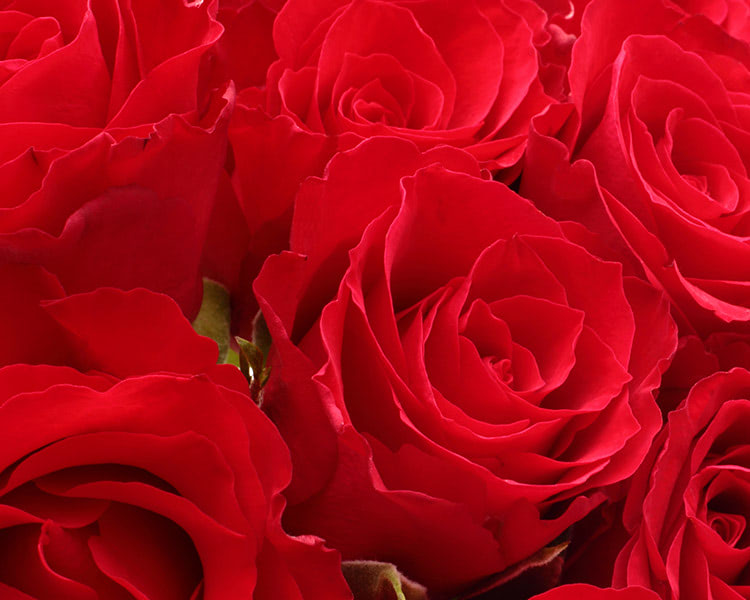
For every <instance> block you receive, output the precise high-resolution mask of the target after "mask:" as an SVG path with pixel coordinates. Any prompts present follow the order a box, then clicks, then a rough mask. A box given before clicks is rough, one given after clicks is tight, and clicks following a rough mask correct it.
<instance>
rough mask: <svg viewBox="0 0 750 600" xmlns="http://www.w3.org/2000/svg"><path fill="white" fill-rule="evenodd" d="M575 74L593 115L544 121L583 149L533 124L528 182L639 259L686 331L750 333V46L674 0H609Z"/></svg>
mask: <svg viewBox="0 0 750 600" xmlns="http://www.w3.org/2000/svg"><path fill="white" fill-rule="evenodd" d="M672 6H673V5H672ZM569 78H570V82H571V88H572V95H573V99H574V101H575V105H576V108H577V109H578V112H579V114H580V126H578V125H577V124H576V123H575V122H574V121H573V119H571V120H569V121H568V123H566V124H564V125H563V124H562V120H561V118H560V113H561V110H562V109H555V110H553V111H550V113H549V114H548V115H545V116H544V118H541V119H539V120H538V121H537V122H536V123H535V125H534V126H535V128H536V129H537V131H539V133H541V134H544V133H545V131H543V130H544V129H547V131H548V132H550V133H551V134H552V135H556V136H557V137H558V138H559V140H560V141H562V142H563V143H564V144H565V145H566V146H567V150H573V152H572V156H571V157H569V156H567V155H566V148H565V147H563V146H562V144H559V143H557V142H555V141H552V140H550V139H549V138H545V137H542V136H540V135H537V134H536V133H535V134H532V136H531V138H532V141H531V143H530V147H529V153H528V165H529V167H530V168H529V170H527V171H526V172H525V173H524V180H525V181H524V184H523V185H522V186H521V189H522V191H523V192H525V193H528V194H529V195H530V196H531V197H533V198H534V200H535V201H536V202H537V203H538V205H539V206H540V207H541V208H542V209H543V210H545V212H548V213H549V214H552V215H554V216H555V217H557V218H561V219H572V220H577V221H579V222H582V223H584V224H586V226H587V227H589V228H590V229H591V230H592V231H594V232H595V233H596V234H600V235H602V236H604V238H605V239H607V240H608V242H609V243H610V246H611V247H616V246H618V244H619V246H621V248H620V250H622V252H623V254H622V256H623V260H625V261H627V260H628V258H627V256H626V254H628V253H632V254H633V255H634V256H635V257H637V260H638V261H639V263H640V265H641V266H640V268H641V269H642V271H643V273H644V276H645V277H647V278H648V279H649V280H650V281H651V282H653V283H655V284H657V285H659V286H661V287H663V289H664V290H665V291H666V292H667V294H668V295H669V297H670V299H671V300H672V301H673V303H674V305H675V307H676V315H677V317H678V319H679V320H680V322H681V325H683V326H685V327H686V332H687V331H697V332H698V333H700V334H702V335H705V334H707V333H710V332H711V331H714V330H717V329H730V330H735V331H748V323H750V291H749V288H748V273H749V271H748V265H750V245H749V244H748V237H747V236H748V232H749V231H750V213H749V212H748V209H749V208H750V179H748V175H749V173H750V171H749V168H750V162H749V160H748V157H750V152H749V151H748V148H749V146H748V139H750V138H749V135H750V119H748V107H749V106H750V100H749V99H748V98H749V97H748V94H747V90H748V85H750V52H749V51H748V47H747V45H746V44H743V43H740V42H739V41H738V40H736V39H733V38H731V37H730V36H729V35H728V34H727V33H726V32H724V31H723V30H722V29H721V28H719V27H718V26H716V25H714V24H713V23H711V22H710V21H709V20H708V19H706V18H705V17H703V16H689V15H685V13H684V12H683V11H679V10H676V8H671V7H667V6H666V5H665V4H663V3H661V2H652V1H638V2H631V3H627V4H623V3H621V2H616V1H613V0H595V1H594V2H592V3H591V4H590V5H589V7H588V9H587V11H586V13H585V17H584V21H583V34H582V36H581V38H580V39H579V40H578V42H576V45H575V48H574V50H573V61H572V65H571V68H570V73H569ZM563 116H564V115H563ZM556 120H557V122H556V123H555V121H556ZM561 125H562V128H561V129H560V126H561ZM555 130H558V131H559V132H558V131H555ZM576 130H577V131H576ZM571 132H572V134H571ZM569 158H570V161H571V162H573V166H572V167H569V166H568V165H567V163H568V160H569ZM592 164H593V167H594V170H591V169H590V166H591V165H592ZM550 172H552V173H554V174H555V175H554V176H553V177H551V178H549V179H548V180H545V179H544V178H540V176H541V175H543V174H545V173H550ZM615 237H619V238H620V240H621V241H619V243H618V242H614V243H613V238H615Z"/></svg>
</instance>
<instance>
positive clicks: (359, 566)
mask: <svg viewBox="0 0 750 600" xmlns="http://www.w3.org/2000/svg"><path fill="white" fill-rule="evenodd" d="M341 568H342V570H343V572H344V577H345V578H346V582H347V583H348V584H349V587H350V588H351V590H352V594H354V600H427V598H428V596H427V590H426V589H425V587H424V586H422V585H419V584H418V583H416V582H414V581H411V580H410V579H408V578H407V577H406V576H404V575H402V574H401V573H399V571H398V569H397V568H396V566H395V565H392V564H391V563H384V562H377V561H374V560H350V561H345V562H344V563H343V564H342V565H341Z"/></svg>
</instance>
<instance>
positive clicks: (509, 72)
mask: <svg viewBox="0 0 750 600" xmlns="http://www.w3.org/2000/svg"><path fill="white" fill-rule="evenodd" d="M264 4H268V3H264ZM254 6H256V8H255V9H254V11H253V14H254V15H255V16H254V17H253V21H252V23H253V28H252V31H253V32H255V34H254V35H253V36H252V37H248V36H247V35H243V36H242V37H238V38H236V39H237V44H236V46H235V47H236V48H238V49H239V48H243V53H244V54H243V56H244V55H249V56H250V58H248V59H247V60H246V61H245V63H246V64H247V65H248V66H247V71H245V72H243V75H242V80H243V81H244V82H250V81H254V79H253V78H251V77H250V76H248V75H247V73H249V71H250V70H251V68H250V65H258V64H259V63H263V62H265V60H266V58H267V56H268V54H269V52H268V48H267V46H265V45H263V44H264V42H263V41H262V40H265V39H266V37H267V36H268V35H271V34H272V36H273V42H274V46H275V53H276V54H277V55H278V59H277V60H276V61H275V62H274V63H273V64H272V65H271V66H270V68H269V69H268V73H267V78H266V80H265V86H257V87H256V86H255V85H251V86H250V87H247V88H243V87H241V86H238V90H239V91H238V98H237V110H236V111H235V113H234V116H233V119H232V125H231V129H230V134H229V137H230V142H231V148H232V158H233V164H234V166H235V168H234V171H233V173H232V178H233V185H234V189H235V191H236V194H237V198H238V201H239V203H240V206H241V207H242V211H243V213H244V216H245V221H246V223H247V227H248V230H249V233H250V241H249V245H248V250H247V256H246V258H245V265H244V267H243V269H244V271H243V275H242V277H241V280H244V281H252V280H253V279H254V278H255V276H256V275H257V273H258V271H259V270H260V267H261V266H262V264H263V261H264V260H265V259H266V257H267V256H268V255H269V254H272V253H276V252H281V251H282V250H286V249H287V248H288V247H289V246H288V241H289V227H290V224H291V220H292V211H293V202H294V197H295V194H296V193H297V189H298V187H299V185H300V183H301V182H302V181H304V179H305V178H306V177H308V176H311V175H313V176H320V175H322V174H323V169H324V167H325V165H326V163H327V162H328V161H329V160H330V158H331V157H332V156H333V154H334V153H335V152H336V151H338V150H342V149H347V148H351V147H353V146H355V145H356V144H358V143H359V142H360V141H362V140H363V139H366V138H370V137H373V136H382V135H387V136H397V137H401V138H404V139H408V140H411V141H413V142H414V143H416V144H417V145H418V146H419V147H420V148H421V149H427V148H431V147H433V146H436V145H441V144H448V145H451V146H457V147H462V148H466V149H467V150H468V151H469V152H471V153H472V154H474V155H475V156H476V157H477V158H479V159H480V160H481V161H483V165H484V166H487V167H488V168H491V169H493V170H497V169H499V170H500V171H501V172H502V174H501V175H500V176H502V177H503V178H504V179H506V180H511V179H513V178H515V177H516V176H517V174H518V172H519V170H520V163H519V161H520V159H521V156H522V155H523V151H524V148H525V145H526V138H527V133H528V125H529V120H530V119H531V117H532V116H534V115H535V114H537V113H538V112H540V111H541V110H543V109H544V108H545V107H546V106H547V105H548V104H549V103H550V102H552V101H553V100H552V98H550V97H549V96H547V94H545V92H544V91H543V87H542V84H541V82H540V80H539V59H538V56H537V51H536V49H535V46H534V41H535V37H536V36H538V35H542V36H543V35H545V33H544V31H543V24H544V13H543V11H541V9H540V8H539V7H538V6H537V5H536V3H535V2H531V1H530V0H492V1H490V0H486V1H485V0H482V2H450V1H445V0H426V1H423V2H410V1H407V2H394V1H391V0H367V1H365V2H359V1H357V2H352V1H350V0H333V1H328V0H327V1H316V2H310V1H308V0H291V1H287V2H286V3H284V5H283V7H282V8H281V10H280V11H279V13H278V15H277V16H276V17H275V20H274V22H273V31H272V32H271V31H270V29H269V28H268V25H267V24H268V21H267V20H263V19H262V18H261V16H260V15H261V12H262V10H261V7H259V6H258V3H256V4H255V5H254ZM245 12H246V13H247V16H246V17H244V21H245V22H248V23H249V19H250V14H249V11H245ZM264 14H267V11H266V12H265V13H264ZM242 22H243V20H242V19H240V18H239V13H238V18H236V19H234V20H233V21H231V24H232V25H233V27H232V29H231V31H235V30H236V31H240V30H241V29H240V28H241V27H242V25H241V23H242ZM244 31H246V32H249V31H250V27H249V25H246V26H245V28H244ZM248 40H252V41H248ZM256 47H259V52H251V51H250V48H256ZM236 71H239V69H236ZM235 303H236V304H238V305H240V304H242V305H245V304H247V305H248V306H250V308H249V309H248V311H247V312H248V314H246V315H244V316H238V318H239V319H241V320H242V321H244V322H249V320H250V319H252V314H251V313H252V312H253V311H254V310H255V309H256V308H257V307H256V305H255V304H254V302H253V300H252V293H251V291H250V289H246V290H244V292H243V293H242V294H241V295H240V297H238V298H237V300H236V302H235Z"/></svg>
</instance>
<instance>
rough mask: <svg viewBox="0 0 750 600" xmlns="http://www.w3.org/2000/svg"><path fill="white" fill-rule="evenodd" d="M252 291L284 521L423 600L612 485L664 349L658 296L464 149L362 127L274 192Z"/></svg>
mask: <svg viewBox="0 0 750 600" xmlns="http://www.w3.org/2000/svg"><path fill="white" fill-rule="evenodd" d="M291 248H292V251H291V252H286V253H283V254H281V255H277V256H272V257H270V258H269V259H268V260H267V261H266V264H265V265H264V267H263V271H262V272H261V275H260V276H259V278H258V280H257V281H256V283H255V291H256V293H257V295H258V298H259V302H260V304H261V307H262V310H263V314H264V315H265V319H266V322H267V324H268V327H269V329H270V332H271V334H272V337H273V342H274V347H275V351H274V357H273V358H272V360H271V380H270V382H269V384H268V386H267V388H266V389H265V391H264V397H263V408H264V409H265V410H266V411H267V412H268V413H269V415H270V416H271V418H272V419H273V420H274V421H275V422H276V423H277V425H278V426H279V428H280V430H281V432H282V435H283V436H285V439H286V441H287V443H288V444H289V445H290V447H291V449H292V454H293V461H294V464H295V472H294V480H293V482H292V485H291V486H290V488H289V491H288V499H289V501H290V503H291V504H293V505H294V506H291V507H290V509H289V512H288V513H287V514H288V519H287V521H286V522H287V524H288V526H289V527H290V528H291V530H293V531H311V532H314V533H315V534H317V535H321V536H322V537H324V538H325V539H326V540H327V542H328V543H330V544H331V545H332V546H334V547H336V548H338V549H340V550H341V551H342V552H343V554H344V556H345V558H373V559H377V560H383V561H387V562H392V563H394V564H396V565H398V567H399V569H401V570H402V571H403V572H405V573H406V575H407V576H409V577H410V578H412V579H414V580H416V581H419V582H420V583H423V584H425V585H426V586H427V587H428V588H430V589H431V591H434V592H436V593H438V594H443V593H445V594H449V593H453V592H455V591H456V590H459V589H462V588H465V587H466V586H467V585H469V584H471V583H472V582H474V581H475V580H478V579H480V578H482V577H485V576H489V575H492V574H494V573H497V572H499V571H502V570H503V569H505V568H506V567H508V566H510V565H513V564H514V563H516V562H518V561H521V560H522V559H525V558H527V557H529V555H531V554H532V553H534V552H536V551H537V550H539V549H540V548H542V547H543V546H544V545H545V544H548V543H550V542H551V541H552V540H554V539H555V538H556V537H557V536H558V535H560V534H561V533H563V532H564V531H565V529H566V528H567V527H569V526H570V525H571V524H572V523H574V522H576V521H577V520H579V519H581V518H582V517H583V516H584V515H586V514H587V513H588V512H589V511H590V510H591V509H592V508H593V507H595V506H596V505H597V504H598V503H600V502H602V501H603V500H604V495H603V494H602V493H601V492H600V490H601V489H602V488H603V487H605V486H607V485H608V484H612V483H615V482H619V481H622V480H624V479H626V478H627V477H629V476H630V475H631V474H632V473H633V472H634V471H635V469H636V467H637V466H638V465H639V464H640V461H641V460H642V459H643V457H644V456H645V454H646V451H647V450H648V448H649V446H650V444H651V441H652V439H653V436H654V435H655V434H656V432H657V431H658V429H659V427H660V424H661V418H660V414H659V410H658V408H657V407H656V405H655V402H654V399H653V395H652V392H653V390H654V388H655V387H656V386H658V383H659V379H660V375H661V372H662V371H663V369H664V368H665V365H666V361H667V360H668V359H669V357H670V356H671V354H672V352H673V351H674V347H675V345H676V339H675V327H674V323H673V321H672V320H671V318H670V317H669V316H668V313H667V304H666V302H665V301H664V299H663V298H662V297H661V295H660V294H659V293H658V292H656V291H655V290H654V289H653V288H651V287H650V286H648V285H647V284H645V283H643V282H641V281H638V280H635V279H633V278H627V279H623V276H622V272H621V266H620V265H619V264H615V263H608V262H604V261H601V260H599V259H597V258H595V257H593V256H592V255H590V254H589V253H587V252H586V251H585V250H584V249H583V248H581V247H580V246H578V245H576V244H573V243H572V242H570V241H568V240H567V239H565V238H564V237H563V235H562V233H561V229H560V227H559V226H558V225H557V223H555V222H554V221H552V220H551V219H549V218H547V217H545V216H544V215H542V214H541V213H540V212H539V211H537V210H536V209H535V208H534V207H533V206H532V205H531V204H530V203H529V202H528V201H527V200H525V199H523V198H521V197H520V196H518V195H516V194H515V193H514V192H512V191H511V190H510V189H509V188H507V187H506V186H505V185H503V184H501V183H498V182H495V181H490V180H487V179H484V178H482V177H481V172H480V169H479V166H478V164H477V162H476V161H475V159H474V158H473V157H471V156H470V155H469V154H467V153H465V152H463V151H459V150H455V149H451V148H447V147H441V148H437V149H434V150H431V151H428V152H426V153H424V154H421V153H420V152H419V151H418V150H417V148H416V147H415V146H414V145H413V144H412V143H410V142H407V141H403V140H398V139H396V138H377V139H373V140H369V141H367V142H364V143H362V144H361V145H359V146H357V147H356V148H354V149H353V150H351V151H347V152H344V153H342V154H339V155H337V156H336V157H335V158H334V159H333V160H332V161H331V162H330V164H329V165H328V168H327V175H326V177H325V178H324V179H310V180H308V181H307V182H306V183H305V184H304V185H303V186H302V188H301V190H300V193H299V194H298V195H297V198H296V210H295V221H294V224H293V228H292V238H291Z"/></svg>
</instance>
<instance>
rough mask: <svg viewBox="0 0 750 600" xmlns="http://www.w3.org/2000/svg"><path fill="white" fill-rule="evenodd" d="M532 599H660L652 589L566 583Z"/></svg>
mask: <svg viewBox="0 0 750 600" xmlns="http://www.w3.org/2000/svg"><path fill="white" fill-rule="evenodd" d="M531 600H659V596H657V595H656V594H655V593H654V592H652V591H651V590H647V589H645V588H641V587H629V588H626V589H622V590H615V589H611V588H610V589H600V588H596V587H593V586H590V585H583V584H573V585H564V586H562V587H559V588H555V589H552V590H550V591H549V592H546V593H544V594H541V595H539V596H534V597H533V598H532V599H531Z"/></svg>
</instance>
